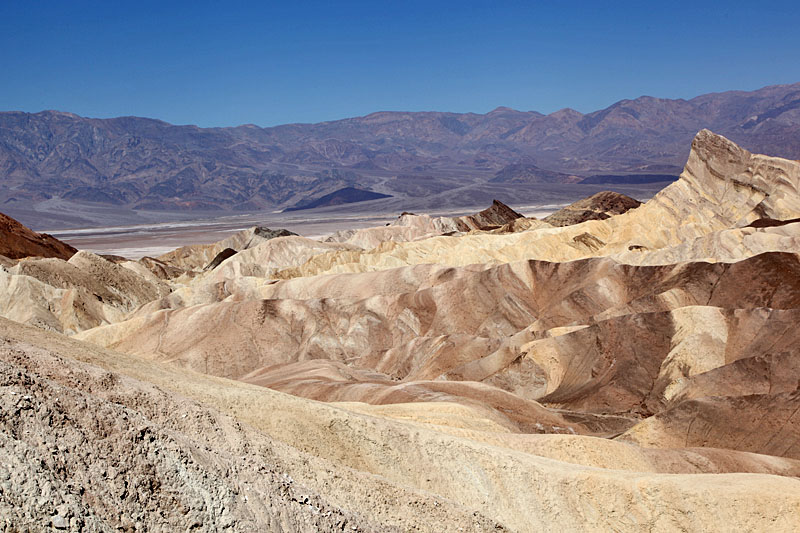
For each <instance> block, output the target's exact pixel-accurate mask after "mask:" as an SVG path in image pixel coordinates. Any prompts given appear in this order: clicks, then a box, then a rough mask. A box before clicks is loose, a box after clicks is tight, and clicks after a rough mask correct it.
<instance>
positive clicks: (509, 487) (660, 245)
mask: <svg viewBox="0 0 800 533" xmlns="http://www.w3.org/2000/svg"><path fill="white" fill-rule="evenodd" d="M731 97H732V96H731ZM634 103H635V102H632V103H630V105H633V104H634ZM643 112H644V111H643ZM609 113H610V112H609ZM595 118H596V124H603V121H602V120H601V118H602V117H600V118H598V117H595ZM373 119H374V120H377V118H375V117H373ZM759 124H760V123H759ZM450 125H451V126H453V127H456V126H455V124H454V123H450ZM757 127H759V126H758V124H753V125H752V126H751V128H757ZM763 127H766V126H763ZM524 132H525V130H524V129H523V130H520V132H519V133H518V135H523V134H524ZM467 134H468V133H466V132H465V133H464V135H467ZM515 135H516V134H515ZM512 170H513V169H512ZM528 171H530V172H533V170H531V168H528ZM509 172H511V170H509ZM502 175H503V176H506V175H507V173H506V174H502ZM523 178H524V176H523ZM523 178H519V179H523ZM545 178H546V176H545ZM525 179H528V178H525ZM531 179H533V178H531ZM542 179H544V178H542ZM509 180H510V183H515V181H514V179H513V178H509ZM0 268H2V270H0V315H2V317H4V318H0V376H1V377H0V402H2V405H3V409H2V410H0V426H1V427H2V428H3V431H2V432H0V439H2V440H0V458H2V461H0V517H2V518H0V520H4V522H0V523H2V524H3V525H4V526H6V527H7V528H9V529H14V528H16V529H21V530H26V529H27V530H40V529H45V530H46V529H47V528H53V529H59V530H74V531H79V530H86V531H106V530H114V529H123V530H125V529H127V530H132V531H138V530H157V529H161V530H175V529H186V528H190V529H196V530H199V531H218V530H224V529H226V528H227V529H229V530H231V531H260V530H270V531H381V532H382V531H431V532H433V531H437V532H438V531H453V532H456V531H474V532H485V531H518V532H528V531H642V530H648V531H676V530H678V531H766V530H768V531H795V530H797V529H798V528H800V419H797V417H796V413H797V412H798V411H800V348H798V347H800V332H798V329H797V327H796V325H797V323H798V321H799V320H800V162H798V161H793V160H790V159H782V158H778V157H772V156H766V155H759V154H754V153H751V152H749V151H748V150H745V149H744V148H741V147H740V146H738V145H737V144H735V143H734V142H732V141H731V140H729V139H727V138H725V137H722V136H720V135H717V134H715V133H712V132H711V131H708V130H702V131H700V132H699V133H698V134H697V135H696V136H695V138H694V140H693V141H692V143H691V151H690V153H689V156H688V160H687V161H686V165H685V167H684V169H683V172H682V173H681V175H680V178H679V179H678V180H677V181H675V182H674V183H671V184H670V185H668V186H667V187H666V188H664V189H663V190H662V191H661V192H659V193H658V194H657V195H656V196H655V197H653V198H652V199H650V200H648V201H647V202H645V203H640V202H639V201H638V200H635V199H633V198H629V197H627V196H624V195H619V194H615V193H610V192H603V193H600V194H598V195H593V196H592V197H590V198H587V199H586V200H584V201H581V202H577V203H575V204H573V205H570V206H568V207H567V208H565V209H564V210H562V211H559V212H557V213H555V214H553V215H551V216H550V217H547V218H545V219H544V220H537V219H534V218H526V217H524V216H522V215H520V214H519V213H517V212H516V211H515V210H514V209H513V206H511V207H509V206H507V205H505V204H504V203H501V202H499V201H495V202H494V203H493V204H492V205H491V206H489V207H488V208H487V209H485V210H483V211H480V212H477V213H475V214H473V215H467V216H461V217H432V216H428V215H425V214H412V213H402V214H401V215H400V216H399V217H398V218H397V219H396V220H394V221H393V222H390V223H389V224H387V225H383V226H379V227H374V228H366V229H358V230H345V231H339V232H337V233H334V234H332V235H329V236H326V237H324V238H320V239H310V238H306V237H301V236H298V235H294V234H291V233H290V232H286V231H282V230H280V229H278V228H274V229H267V228H260V227H256V228H251V229H249V230H244V231H242V232H240V233H239V234H237V235H235V236H233V237H230V238H228V239H226V240H224V241H220V242H218V243H216V244H213V245H193V246H186V247H183V248H180V249H178V250H175V251H173V252H170V253H168V254H165V255H162V256H160V257H157V258H149V257H148V258H143V259H140V260H137V261H131V260H126V259H125V258H119V257H103V256H98V255H94V254H90V253H88V252H85V251H81V252H78V253H76V254H75V255H73V256H72V257H71V258H69V259H68V260H65V259H55V258H49V259H45V258H24V259H20V260H15V261H8V264H6V263H3V265H2V267H0ZM40 494H41V496H39V495H40Z"/></svg>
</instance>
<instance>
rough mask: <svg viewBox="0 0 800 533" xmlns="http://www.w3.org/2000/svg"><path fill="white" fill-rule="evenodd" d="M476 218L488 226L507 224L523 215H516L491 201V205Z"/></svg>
mask: <svg viewBox="0 0 800 533" xmlns="http://www.w3.org/2000/svg"><path fill="white" fill-rule="evenodd" d="M475 217H476V218H478V219H480V220H482V221H484V222H485V223H488V224H490V225H498V224H507V223H508V222H511V221H512V220H514V219H516V218H522V217H523V215H521V214H519V213H517V212H516V211H514V210H513V209H511V208H510V207H508V206H507V205H506V204H504V203H503V202H501V201H499V200H492V205H491V206H489V207H487V208H486V209H484V210H483V211H481V212H480V213H478V214H477V215H475Z"/></svg>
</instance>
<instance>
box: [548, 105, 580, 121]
mask: <svg viewBox="0 0 800 533" xmlns="http://www.w3.org/2000/svg"><path fill="white" fill-rule="evenodd" d="M548 116H549V117H553V118H572V117H575V118H580V117H582V116H583V113H581V112H580V111H575V110H574V109H572V108H571V107H565V108H564V109H559V110H558V111H555V112H554V113H550V114H549V115H548Z"/></svg>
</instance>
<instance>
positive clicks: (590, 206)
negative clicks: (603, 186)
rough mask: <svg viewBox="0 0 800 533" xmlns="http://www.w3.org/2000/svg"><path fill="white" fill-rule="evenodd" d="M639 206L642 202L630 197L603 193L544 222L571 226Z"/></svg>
mask: <svg viewBox="0 0 800 533" xmlns="http://www.w3.org/2000/svg"><path fill="white" fill-rule="evenodd" d="M640 205H642V202H640V201H639V200H636V199H634V198H631V197H630V196H626V195H624V194H620V193H617V192H612V191H603V192H599V193H597V194H593V195H592V196H590V197H589V198H584V199H583V200H578V201H577V202H574V203H572V204H570V205H568V206H567V207H565V208H563V209H559V210H558V211H556V212H555V213H552V214H550V215H548V216H547V217H545V218H544V221H545V222H547V223H548V224H550V225H551V226H571V225H573V224H580V223H581V222H586V221H588V220H605V219H607V218H611V217H612V216H614V215H621V214H622V213H625V212H626V211H628V210H630V209H634V208H636V207H639V206H640Z"/></svg>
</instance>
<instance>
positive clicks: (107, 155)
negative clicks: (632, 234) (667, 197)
mask: <svg viewBox="0 0 800 533" xmlns="http://www.w3.org/2000/svg"><path fill="white" fill-rule="evenodd" d="M704 128H709V129H712V130H714V131H717V132H719V133H720V134H722V135H725V136H726V137H728V138H730V139H731V140H732V141H734V142H736V143H737V144H739V145H741V146H743V147H745V148H747V149H748V150H751V151H753V152H757V153H765V154H769V155H779V156H781V157H786V158H790V159H798V158H800V83H796V84H789V85H775V86H768V87H764V88H762V89H759V90H756V91H750V92H746V91H728V92H723V93H714V94H706V95H700V96H697V97H695V98H692V99H689V100H685V99H677V100H670V99H663V98H653V97H649V96H642V97H639V98H636V99H633V100H629V99H625V100H620V101H618V102H616V103H614V104H612V105H611V106H609V107H607V108H605V109H602V110H597V111H594V112H591V113H586V114H582V113H579V112H577V111H575V110H569V109H568V108H565V109H562V110H560V111H556V112H554V113H550V114H549V115H542V114H541V113H538V112H535V111H516V110H512V109H509V108H498V109H495V110H493V111H490V112H489V113H486V114H477V113H462V114H459V113H448V112H437V111H425V112H395V111H379V112H375V113H371V114H368V115H365V116H362V117H353V118H346V119H340V120H336V121H328V122H321V123H315V124H285V125H279V126H273V127H269V128H260V127H257V126H253V125H242V126H236V127H225V128H200V127H198V126H194V125H171V124H169V123H166V122H164V121H161V120H158V119H152V118H140V117H117V118H110V119H98V118H83V117H79V116H78V115H75V114H73V113H68V112H62V111H43V112H40V113H35V114H31V113H24V112H18V111H8V112H2V113H0V176H1V177H2V178H3V185H2V186H0V205H1V206H2V207H3V209H4V210H5V211H6V212H10V213H11V214H12V215H16V216H17V217H18V218H20V214H19V213H20V210H24V209H27V208H29V207H30V206H31V205H38V203H41V202H45V201H48V200H54V199H55V200H59V201H66V202H70V203H71V204H76V205H77V204H88V205H104V206H119V207H124V208H128V209H150V210H156V211H196V210H206V211H240V212H241V211H248V212H254V211H259V210H262V209H274V208H285V207H288V206H292V205H296V204H298V203H301V202H304V203H305V202H312V201H314V200H316V199H318V198H320V197H322V196H325V195H326V194H329V193H331V192H333V191H335V190H338V189H342V188H345V187H354V188H361V189H367V190H372V191H374V192H377V193H380V194H388V195H391V196H393V197H395V198H396V199H397V198H400V199H402V198H403V197H404V195H406V191H407V189H408V186H409V185H408V184H409V183H413V184H414V188H415V190H416V194H417V195H418V196H419V195H434V194H438V195H440V196H441V199H442V200H443V201H444V200H447V199H448V198H449V197H450V196H448V194H449V192H450V191H451V190H452V189H453V186H454V185H456V188H458V189H460V191H461V192H464V193H466V194H465V195H462V196H464V197H469V198H472V199H473V200H474V201H473V202H472V204H473V205H475V204H478V203H484V202H486V201H490V200H491V199H492V198H494V197H496V196H497V190H507V191H513V192H514V194H515V197H518V198H520V199H523V200H524V201H529V200H533V199H534V198H535V197H536V191H537V190H540V189H541V187H542V186H543V184H541V183H538V182H539V181H540V180H536V179H534V180H533V182H532V183H531V182H530V180H525V179H523V181H526V183H527V184H528V185H536V186H537V187H538V189H537V187H531V188H529V190H525V191H523V190H522V189H520V188H519V186H518V185H519V184H518V183H516V181H517V180H510V181H511V182H510V183H498V182H497V181H492V178H494V177H495V176H496V175H498V173H500V172H501V171H502V169H504V168H513V167H514V166H520V167H522V166H527V167H529V168H534V167H536V168H537V169H541V172H543V173H547V174H548V175H549V176H552V178H548V180H547V181H548V182H549V181H552V182H553V183H552V184H553V185H560V184H570V183H571V182H572V181H577V179H580V178H582V177H588V176H592V175H596V174H628V173H639V174H641V173H642V172H645V173H649V172H656V171H657V172H658V173H660V174H664V173H665V169H670V172H674V173H675V174H676V175H677V172H678V171H679V169H680V167H681V166H682V163H683V161H684V160H685V158H686V155H687V153H688V150H687V148H686V147H687V146H688V145H689V142H690V141H691V139H692V138H693V137H694V135H695V134H696V133H697V132H698V131H699V130H701V129H704ZM545 185H546V184H545ZM579 196H582V195H579ZM23 221H24V222H27V223H29V224H30V223H31V220H30V216H29V217H28V218H27V219H25V218H23Z"/></svg>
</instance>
